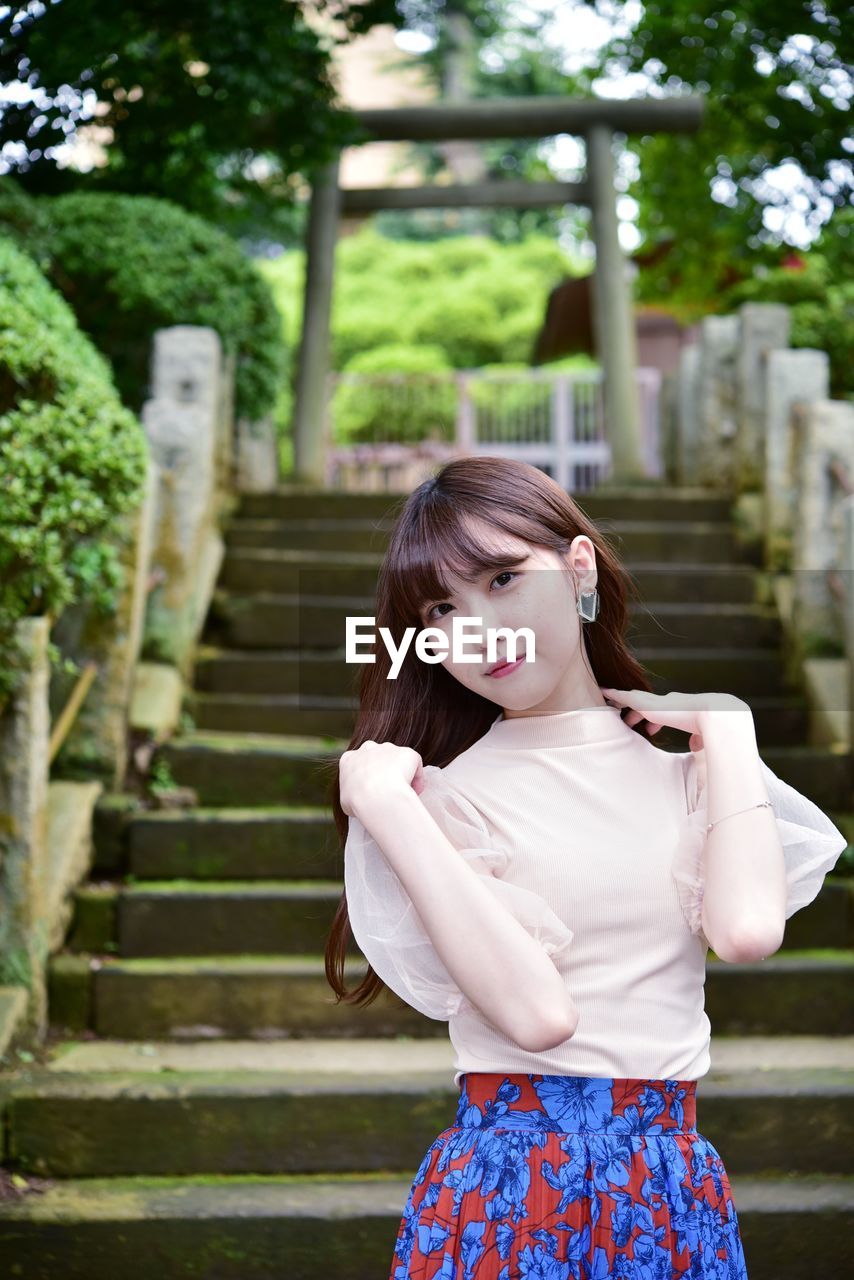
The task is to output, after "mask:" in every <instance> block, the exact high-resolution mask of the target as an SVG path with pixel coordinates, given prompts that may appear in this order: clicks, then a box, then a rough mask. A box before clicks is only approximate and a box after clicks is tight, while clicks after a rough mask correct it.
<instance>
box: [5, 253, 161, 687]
mask: <svg viewBox="0 0 854 1280" xmlns="http://www.w3.org/2000/svg"><path fill="white" fill-rule="evenodd" d="M147 458H148V449H147V445H146V442H145V436H144V434H143V430H142V427H141V425H140V423H139V421H138V420H137V419H136V418H135V417H134V415H133V414H132V413H130V412H129V411H128V410H127V409H126V408H125V407H124V406H123V405H122V403H121V401H120V399H119V397H118V395H117V394H116V390H115V387H114V385H113V382H112V376H111V372H110V368H109V365H108V364H107V361H106V360H105V359H104V357H103V356H102V355H101V354H100V353H99V352H98V351H97V350H96V349H95V347H94V346H93V344H92V343H91V342H90V341H89V339H88V338H87V337H86V336H85V334H83V333H82V332H81V331H80V329H79V328H78V325H77V322H76V320H75V318H74V315H73V314H72V312H71V309H70V308H69V307H68V305H67V304H66V303H65V301H64V300H63V299H62V298H61V297H60V296H59V294H58V293H57V292H56V291H55V290H54V289H53V288H51V286H50V285H49V284H48V282H47V281H46V280H45V279H44V277H43V276H42V275H41V273H40V272H39V270H38V267H37V266H36V264H35V263H34V262H33V261H32V259H31V258H29V257H28V255H27V254H25V253H23V252H21V251H20V250H19V249H18V248H17V247H16V246H15V245H14V243H13V242H12V241H11V240H9V239H6V238H3V237H0V478H2V503H0V700H2V699H3V698H4V697H5V696H7V695H8V694H9V693H10V692H11V691H12V689H13V688H14V687H15V684H16V682H17V678H18V673H17V670H16V665H15V663H16V656H17V646H16V642H15V626H16V624H17V622H18V621H19V619H21V618H24V617H27V616H28V615H30V614H49V615H50V616H52V617H53V618H56V617H58V616H59V614H60V613H61V612H62V611H63V609H64V608H65V607H66V606H67V605H69V604H71V603H72V602H74V601H75V600H77V599H79V598H80V597H81V595H85V596H86V597H87V598H88V599H90V600H92V601H93V603H94V604H95V605H96V606H97V607H99V608H101V609H104V610H107V611H109V610H110V609H111V608H112V607H113V606H114V603H115V593H116V590H117V589H118V587H119V586H120V584H121V581H122V579H121V566H120V563H119V560H118V554H117V545H116V521H117V517H119V516H120V515H121V514H123V513H124V512H126V511H129V510H131V509H132V508H133V507H134V506H136V505H137V504H138V502H139V501H140V499H141V496H142V486H143V483H144V478H145V468H146V465H147ZM58 656H59V655H58V652H57V651H56V649H55V647H54V646H52V648H51V658H52V659H53V660H54V661H55V660H57V659H58Z"/></svg>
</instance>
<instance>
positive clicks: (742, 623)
mask: <svg viewBox="0 0 854 1280" xmlns="http://www.w3.org/2000/svg"><path fill="white" fill-rule="evenodd" d="M374 613H375V602H374V601H373V600H372V599H370V598H369V597H366V598H364V599H361V598H359V599H357V600H353V599H352V598H349V597H340V598H338V599H335V598H334V597H330V596H323V597H314V596H307V595H304V594H302V595H288V594H287V593H284V594H277V593H275V592H269V591H265V592H257V593H253V594H247V592H246V590H245V587H244V586H241V589H240V590H238V591H226V590H224V589H221V588H218V589H217V590H216V591H215V592H214V596H213V599H212V601H211V609H210V612H209V614H208V621H207V625H206V630H205V637H206V639H207V640H208V641H210V640H212V639H213V638H214V637H216V638H217V639H218V640H219V641H220V643H222V644H225V645H228V646H234V647H236V648H247V649H276V648H282V647H285V646H290V645H306V646H311V647H317V648H321V647H323V648H329V647H335V646H336V645H343V643H344V639H345V633H346V619H347V618H348V617H351V616H352V617H367V618H369V617H373V616H374ZM628 620H629V621H628V628H627V633H626V635H627V639H628V640H629V642H630V643H631V644H632V645H633V646H635V645H640V644H647V645H649V646H650V647H655V646H656V645H657V644H662V645H663V646H666V647H672V646H680V647H681V646H692V645H693V646H696V645H704V646H712V645H718V646H722V647H730V648H731V647H733V646H735V645H747V646H749V647H750V648H773V649H777V648H778V647H779V645H780V642H781V635H782V627H781V622H780V618H779V614H778V613H777V611H776V609H775V608H773V607H772V606H769V605H764V604H751V603H745V602H740V603H739V602H736V603H734V604H727V603H718V604H703V603H700V604H694V603H692V602H686V601H675V602H674V601H663V602H660V603H659V602H643V603H638V602H634V601H633V602H632V603H631V604H630V605H629V609H628Z"/></svg>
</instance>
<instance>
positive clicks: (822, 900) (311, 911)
mask: <svg viewBox="0 0 854 1280" xmlns="http://www.w3.org/2000/svg"><path fill="white" fill-rule="evenodd" d="M339 861H340V862H342V863H343V858H339ZM343 892H344V883H343V866H341V867H340V868H339V877H338V878H335V879H329V880H324V879H320V878H316V879H311V880H267V881H242V882H241V881H238V882H233V881H228V882H219V881H201V880H194V881H186V880H159V881H158V880H153V881H146V882H144V883H141V884H131V885H122V884H94V883H90V884H85V885H81V886H80V887H79V888H78V889H77V890H75V893H74V896H73V914H72V921H71V927H70V930H69V932H68V936H67V938H66V948H67V949H68V950H69V951H71V952H104V953H107V952H112V953H114V954H116V955H120V956H125V957H133V956H164V957H165V956H209V955H241V954H242V953H243V952H244V951H245V949H246V939H247V938H251V939H252V945H253V948H254V950H255V951H261V952H264V953H266V954H269V955H291V954H302V953H311V952H317V953H322V951H323V949H324V947H325V945H326V939H327V937H328V935H329V930H330V929H331V927H332V923H333V919H334V916H335V913H336V911H337V909H338V904H339V902H340V900H341V896H342V894H343ZM852 906H854V880H849V879H842V878H840V879H839V880H838V881H837V880H836V879H834V878H833V877H831V878H829V879H826V880H825V882H824V884H823V885H822V887H821V889H820V890H819V893H818V895H817V897H816V898H815V899H814V901H813V902H811V903H810V904H809V905H808V906H806V907H804V908H802V910H801V911H797V912H795V914H794V916H792V917H791V919H790V920H789V921H788V922H787V927H786V935H785V937H784V940H783V947H782V948H781V950H803V949H804V948H808V947H838V948H846V947H851V948H852V949H854V923H852V914H854V913H852ZM350 949H351V951H352V953H353V954H354V955H355V954H358V949H357V947H356V945H355V942H354V941H353V939H352V938H351V939H350Z"/></svg>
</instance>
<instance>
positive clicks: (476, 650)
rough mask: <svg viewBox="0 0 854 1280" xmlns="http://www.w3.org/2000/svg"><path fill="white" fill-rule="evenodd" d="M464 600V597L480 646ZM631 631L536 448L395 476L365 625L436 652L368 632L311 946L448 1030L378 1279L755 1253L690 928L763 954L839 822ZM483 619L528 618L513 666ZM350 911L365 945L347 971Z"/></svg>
mask: <svg viewBox="0 0 854 1280" xmlns="http://www.w3.org/2000/svg"><path fill="white" fill-rule="evenodd" d="M454 618H459V619H460V621H462V619H464V618H468V619H475V621H476V625H475V626H474V627H472V624H471V623H470V624H469V637H468V645H467V655H468V658H469V660H468V661H464V660H463V658H464V656H465V655H464V654H463V653H459V652H458V653H456V654H455V653H454V649H453V645H452V643H451V642H452V639H453V621H454ZM626 625H627V582H626V574H625V571H624V570H623V568H622V567H621V565H620V564H619V562H618V559H617V557H616V556H615V554H614V552H613V550H612V549H611V548H610V546H609V545H608V543H607V542H606V540H605V539H604V538H603V537H602V535H601V534H600V533H599V531H598V529H597V528H596V526H595V525H594V524H593V523H592V522H591V521H590V520H588V519H587V518H586V517H585V515H584V513H583V512H582V511H581V510H580V509H579V507H578V506H577V505H576V504H575V503H574V502H573V500H572V499H571V498H570V497H569V496H568V495H567V494H566V493H565V492H564V491H563V490H562V489H560V488H559V487H558V486H557V485H556V484H555V483H554V482H553V481H552V480H550V479H549V478H548V477H547V476H546V475H545V474H544V473H543V472H541V471H540V470H539V469H537V468H535V467H532V466H528V465H527V464H524V463H518V462H514V461H511V460H507V459H502V458H482V457H466V458H460V459H455V460H453V461H451V462H449V463H447V464H446V465H445V466H444V467H442V469H441V470H440V471H439V472H438V474H437V475H436V476H434V477H433V478H432V479H430V480H428V481H425V482H424V483H423V484H421V485H420V486H419V487H418V488H417V489H416V490H415V491H414V492H413V493H412V494H411V495H410V496H409V497H408V498H407V499H406V501H405V503H404V505H403V507H402V510H401V511H400V514H399V518H398V520H397V522H396V527H395V530H394V532H393V534H392V537H391V540H390V544H389V548H388V552H387V554H386V556H385V559H384V563H383V565H382V568H381V571H380V576H379V583H378V589H377V601H376V628H377V632H378V634H381V633H380V632H379V628H381V627H386V628H388V633H387V634H388V635H390V636H391V637H392V639H393V641H394V646H395V647H398V646H400V644H401V642H402V640H403V639H404V636H405V633H406V631H407V628H415V630H416V632H420V631H422V630H423V629H425V628H434V630H433V631H431V632H430V633H429V634H428V636H426V637H424V640H428V639H429V640H430V641H432V647H431V648H430V649H424V648H423V645H422V653H423V655H424V656H423V657H422V656H419V654H418V652H417V651H416V649H415V647H414V645H411V647H410V648H409V650H408V651H407V653H406V657H405V659H404V660H403V662H402V665H400V669H399V672H398V674H397V676H396V678H394V679H389V678H388V676H389V674H390V670H391V665H392V664H391V657H390V655H389V653H388V650H387V647H386V646H385V645H383V644H381V643H378V644H377V645H376V651H375V657H376V661H375V663H373V664H369V665H365V666H363V667H362V668H361V678H360V709H359V717H358V723H357V726H356V730H355V732H354V735H353V738H352V741H351V744H350V748H349V749H348V750H347V751H345V752H344V754H343V755H342V756H341V759H340V761H339V763H338V776H337V779H336V783H335V786H334V787H333V793H334V794H333V809H334V812H335V818H336V822H337V824H338V830H339V833H340V835H341V839H342V843H343V844H344V846H345V847H344V859H345V895H344V898H342V902H341V904H340V906H339V910H338V914H337V916H336V920H335V923H334V926H333V930H332V932H331V934H330V939H329V944H328V948H327V976H328V978H329V981H330V984H331V985H332V987H333V989H334V990H335V992H336V994H337V995H338V997H339V999H345V1000H350V1001H354V1002H356V1003H360V1004H366V1003H369V1002H370V1001H371V1000H373V999H374V998H375V997H376V996H377V995H378V994H379V993H380V991H381V990H382V987H383V984H385V985H386V986H388V987H390V988H391V989H392V990H393V991H394V992H396V993H397V994H398V995H399V996H400V997H401V998H402V999H403V1000H405V1001H406V1002H407V1003H408V1004H410V1005H412V1006H413V1007H414V1008H416V1009H418V1010H420V1011H421V1012H422V1013H424V1014H426V1015H427V1016H428V1017H431V1018H436V1019H440V1020H443V1021H447V1022H448V1023H449V1033H450V1038H451V1041H452V1044H453V1047H454V1051H455V1068H456V1073H455V1076H454V1083H455V1085H457V1086H458V1087H459V1089H460V1097H459V1104H458V1106H457V1109H456V1115H455V1116H454V1118H453V1120H452V1121H451V1123H450V1124H449V1126H448V1127H447V1128H446V1129H443V1130H442V1132H441V1133H439V1134H438V1136H437V1137H436V1139H435V1140H434V1141H433V1143H432V1144H431V1145H430V1147H429V1150H428V1151H427V1152H426V1154H425V1155H424V1158H423V1160H422V1161H421V1164H420V1167H419V1169H418V1172H417V1173H416V1175H415V1179H414V1181H413V1183H412V1186H411V1189H410V1192H409V1196H408V1198H407V1201H406V1204H405V1207H404V1210H403V1216H402V1219H401V1223H400V1228H399V1231H398V1236H397V1241H396V1244H395V1248H394V1256H393V1260H392V1263H391V1270H390V1274H389V1280H416V1278H417V1280H434V1277H435V1278H437V1280H515V1278H516V1277H531V1278H532V1277H537V1278H539V1277H542V1278H543V1280H545V1278H546V1277H548V1280H565V1278H567V1280H568V1278H569V1277H578V1276H583V1277H585V1280H593V1278H600V1280H604V1278H605V1277H611V1276H617V1277H624V1278H625V1277H631V1278H633V1280H634V1278H637V1280H640V1278H641V1277H643V1278H644V1280H654V1278H656V1277H662V1278H663V1277H667V1278H668V1280H670V1277H671V1276H682V1275H685V1276H689V1275H690V1276H691V1277H692V1280H696V1278H697V1277H709V1278H710V1280H711V1277H715V1280H719V1278H720V1277H721V1276H724V1275H726V1276H727V1277H728V1280H739V1278H742V1277H744V1276H746V1269H745V1261H744V1256H743V1251H742V1243H741V1238H740V1234H739V1227H738V1219H737V1216H736V1211H735V1205H734V1203H733V1198H732V1191H731V1187H730V1183H729V1179H728V1177H727V1173H726V1170H725V1168H724V1164H723V1161H722V1159H721V1157H720V1155H719V1153H718V1151H717V1150H716V1148H715V1147H714V1146H713V1145H712V1143H711V1142H710V1141H709V1140H708V1139H707V1138H705V1137H704V1136H703V1134H702V1133H701V1132H700V1131H699V1130H698V1129H697V1127H696V1096H695V1095H696V1086H697V1080H698V1079H699V1078H700V1077H701V1076H703V1075H704V1074H705V1073H706V1072H707V1071H708V1069H709V1066H710V1055H709V1042H710V1024H709V1020H708V1018H707V1016H706V1014H705V1012H704V1000H703V997H704V990H703V983H704V979H705V958H706V952H707V950H708V949H709V947H711V948H712V949H713V950H714V952H715V953H716V955H717V956H719V957H720V958H721V959H722V960H725V961H730V962H735V963H737V962H739V961H754V960H759V959H761V958H762V957H765V956H767V955H770V954H771V953H772V952H774V951H776V950H777V948H778V947H779V946H780V944H781V942H782V938H783V931H784V922H785V919H786V918H787V917H788V916H790V915H791V914H792V912H794V911H796V910H798V909H799V908H800V907H802V906H804V905H805V904H806V903H808V902H810V901H812V899H813V898H814V897H815V896H816V894H817V893H818V891H819V888H820V887H821V883H822V879H823V877H824V875H825V874H826V872H827V871H828V870H829V868H830V867H831V866H833V864H834V863H835V861H836V859H837V858H838V856H839V854H840V852H841V851H842V849H844V848H845V845H846V841H845V838H844V837H843V835H842V834H841V833H840V832H839V831H838V830H837V828H836V827H835V826H834V825H833V823H831V822H830V820H829V819H828V818H827V817H826V816H825V814H824V813H822V811H821V810H820V809H819V808H817V807H816V805H814V804H813V803H812V802H811V801H809V800H808V799H806V798H805V797H804V796H802V795H800V793H799V792H797V791H796V790H794V789H793V788H792V787H790V786H789V785H788V784H787V783H785V782H783V781H782V780H781V779H779V778H778V777H777V776H776V775H775V774H774V773H773V772H772V770H771V769H770V768H769V767H768V766H767V765H766V764H765V762H764V761H763V760H761V758H760V757H759V755H758V753H757V747H756V737H755V732H754V726H753V718H752V714H751V712H750V709H749V707H748V706H747V704H746V703H745V702H743V701H741V700H740V699H738V698H736V697H733V696H731V695H728V694H722V693H713V694H687V693H675V692H671V693H668V694H666V695H656V694H654V693H652V692H651V691H650V687H649V682H648V680H647V678H646V676H645V674H644V671H643V669H642V668H641V666H640V665H639V664H638V662H637V661H636V660H635V659H634V658H633V657H632V655H631V654H630V652H629V650H628V648H627V645H626V641H625V638H624V636H625V631H626ZM491 628H509V630H510V631H511V632H519V633H520V646H519V649H518V652H517V654H516V657H517V661H516V662H515V663H509V664H508V663H506V662H505V664H504V666H503V670H502V668H501V667H499V668H498V669H495V668H496V664H497V662H498V661H499V660H501V659H505V658H507V656H508V654H509V656H510V657H513V654H512V652H509V650H508V645H509V638H508V633H507V632H504V633H501V632H499V633H498V636H497V641H496V646H497V647H496V649H495V650H494V651H490V648H489V646H488V635H489V630H490V629H491ZM525 628H527V629H528V630H527V631H524V630H523V629H525ZM474 633H479V635H477V634H475V638H474V642H472V635H473V634H474ZM443 641H446V642H447V643H446V644H443V643H442V642H443ZM431 655H432V656H433V657H434V658H438V659H439V660H438V661H434V662H431V661H429V658H430V656H431ZM472 658H473V659H474V660H473V661H472ZM624 710H626V715H625V718H624V716H623V711H624ZM644 725H645V729H644ZM662 725H669V726H672V727H673V728H676V729H681V730H684V731H685V732H687V733H688V734H690V738H689V750H688V751H686V752H682V753H679V752H672V751H667V750H664V749H662V748H661V747H660V746H658V744H656V743H654V742H653V741H652V740H651V737H652V735H654V734H655V733H656V732H657V730H658V729H659V728H660V727H661V726H662ZM709 828H710V829H709ZM348 926H349V928H350V929H351V930H352V933H353V936H354V937H355V940H356V942H357V943H358V945H359V947H360V949H361V950H362V952H363V953H364V955H365V957H366V959H367V960H368V962H369V966H370V967H369V969H368V972H367V975H366V977H365V978H364V980H363V981H362V982H361V983H360V984H359V986H358V987H356V988H355V989H354V990H353V991H348V990H347V989H346V987H345V985H344V980H343V970H344V954H345V949H346V945H347V936H348Z"/></svg>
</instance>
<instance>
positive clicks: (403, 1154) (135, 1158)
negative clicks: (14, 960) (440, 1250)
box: [0, 1068, 854, 1178]
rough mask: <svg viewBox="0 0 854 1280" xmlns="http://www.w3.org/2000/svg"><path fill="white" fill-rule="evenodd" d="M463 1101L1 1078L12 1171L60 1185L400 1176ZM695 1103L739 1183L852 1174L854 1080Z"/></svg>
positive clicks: (423, 1077)
mask: <svg viewBox="0 0 854 1280" xmlns="http://www.w3.org/2000/svg"><path fill="white" fill-rule="evenodd" d="M458 1096H459V1092H458V1090H457V1089H455V1088H454V1086H453V1082H452V1079H451V1078H450V1076H449V1073H448V1072H441V1073H431V1072H417V1073H403V1074H393V1073H389V1072H388V1071H386V1072H374V1073H371V1074H369V1075H367V1076H363V1077H357V1076H355V1075H353V1074H352V1073H351V1072H347V1071H343V1070H342V1071H340V1072H334V1071H326V1072H322V1073H319V1072H316V1071H314V1072H297V1071H292V1072H288V1073H282V1072H280V1071H266V1072H265V1071H252V1072H247V1071H232V1072H229V1071H224V1072H213V1071H193V1072H185V1071H173V1072H168V1073H166V1074H165V1075H164V1074H163V1073H161V1074H158V1075H152V1073H150V1072H147V1073H146V1072H98V1073H96V1074H94V1075H89V1074H77V1073H74V1072H68V1071H65V1072H51V1071H40V1072H27V1073H26V1074H25V1075H23V1076H22V1075H20V1074H19V1076H18V1077H17V1078H12V1079H10V1080H3V1079H0V1105H2V1114H3V1119H4V1126H5V1132H6V1146H5V1152H4V1159H3V1162H4V1164H6V1165H9V1166H10V1167H12V1168H15V1169H18V1170H21V1171H23V1172H26V1173H33V1174H38V1175H40V1176H49V1177H57V1178H69V1177H94V1176H102V1175H121V1174H134V1173H146V1174H192V1173H319V1172H323V1173H337V1172H366V1171H381V1170H383V1169H385V1170H392V1169H394V1170H402V1171H403V1170H406V1169H408V1168H409V1167H411V1166H412V1165H414V1164H417V1162H418V1160H419V1158H420V1155H421V1154H422V1153H423V1150H424V1148H425V1147H426V1146H427V1145H428V1144H429V1143H430V1141H431V1140H432V1138H433V1137H434V1136H435V1134H436V1132H438V1131H439V1130H440V1129H442V1128H444V1127H445V1126H446V1125H449V1124H451V1123H452V1122H453V1116H454V1112H455V1110H456V1102H457V1099H458ZM697 1097H698V1103H697V1106H698V1126H699V1127H700V1129H701V1131H702V1132H703V1133H705V1134H706V1136H707V1137H708V1138H709V1139H710V1140H711V1141H712V1142H713V1143H714V1144H715V1145H716V1146H717V1147H718V1148H719V1149H720V1148H722V1147H724V1148H726V1149H727V1151H728V1159H727V1163H728V1165H729V1166H730V1167H731V1168H732V1170H733V1171H734V1172H736V1173H763V1174H767V1173H851V1172H854V1168H852V1156H851V1153H852V1151H854V1108H852V1105H851V1104H852V1101H854V1068H851V1069H849V1070H838V1069H837V1070H833V1069H823V1070H822V1069H819V1068H812V1069H806V1070H801V1071H793V1070H788V1071H787V1070H778V1071H774V1072H769V1073H764V1074H763V1075H761V1076H757V1073H756V1072H752V1071H745V1072H741V1073H728V1074H727V1075H725V1076H724V1077H722V1078H721V1079H716V1078H709V1077H705V1078H704V1079H703V1080H702V1082H701V1083H700V1085H699V1086H698V1090H697ZM284 1134H286V1135H287V1142H283V1141H282V1135H284Z"/></svg>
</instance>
